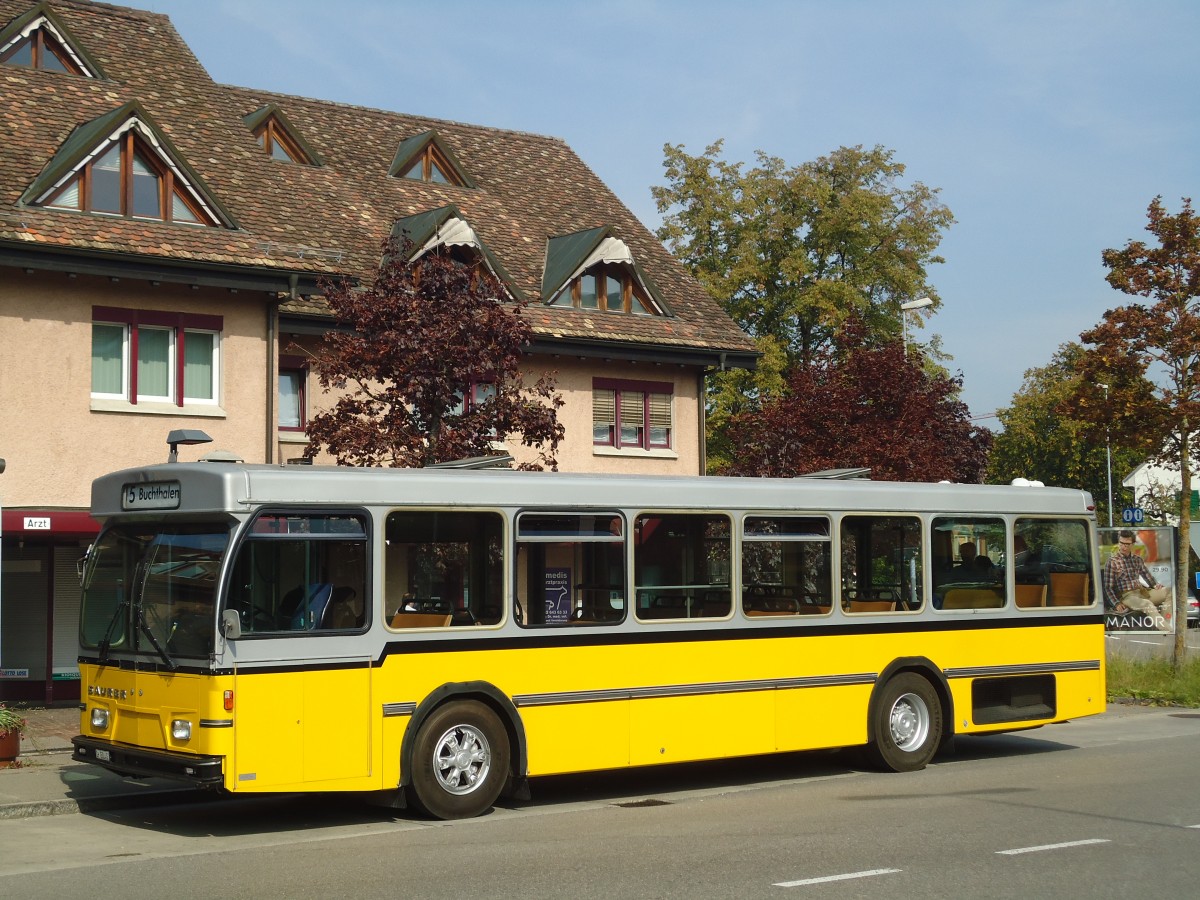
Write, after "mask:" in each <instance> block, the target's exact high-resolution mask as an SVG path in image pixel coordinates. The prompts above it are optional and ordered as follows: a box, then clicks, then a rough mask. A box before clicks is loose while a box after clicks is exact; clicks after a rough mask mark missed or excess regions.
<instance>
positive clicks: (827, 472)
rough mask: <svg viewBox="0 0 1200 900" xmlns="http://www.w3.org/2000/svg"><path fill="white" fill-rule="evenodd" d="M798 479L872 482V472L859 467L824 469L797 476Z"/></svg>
mask: <svg viewBox="0 0 1200 900" xmlns="http://www.w3.org/2000/svg"><path fill="white" fill-rule="evenodd" d="M797 477H798V478H826V479H829V480H831V481H848V480H850V479H851V478H863V479H866V480H868V481H869V480H870V478H871V470H870V469H869V468H866V467H863V466H858V467H856V468H852V469H822V470H821V471H820V472H808V473H807V474H804V475H799V476H797Z"/></svg>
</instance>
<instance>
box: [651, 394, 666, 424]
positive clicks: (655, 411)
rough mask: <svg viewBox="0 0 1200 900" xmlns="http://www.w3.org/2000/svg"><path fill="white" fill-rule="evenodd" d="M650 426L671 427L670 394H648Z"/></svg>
mask: <svg viewBox="0 0 1200 900" xmlns="http://www.w3.org/2000/svg"><path fill="white" fill-rule="evenodd" d="M650 427H651V428H670V427H671V395H670V394H651V395H650Z"/></svg>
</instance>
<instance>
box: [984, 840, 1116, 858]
mask: <svg viewBox="0 0 1200 900" xmlns="http://www.w3.org/2000/svg"><path fill="white" fill-rule="evenodd" d="M1107 843H1110V841H1109V840H1108V838H1089V839H1088V840H1086V841H1066V842H1065V843H1062V844H1042V845H1041V846H1040V847H1019V848H1017V849H1016V850H997V851H996V853H997V854H998V855H1000V856H1016V855H1017V854H1018V853H1038V852H1040V851H1042V850H1062V849H1063V848H1064V847H1084V846H1087V845H1088V844H1107Z"/></svg>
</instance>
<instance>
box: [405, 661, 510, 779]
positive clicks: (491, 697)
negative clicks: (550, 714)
mask: <svg viewBox="0 0 1200 900" xmlns="http://www.w3.org/2000/svg"><path fill="white" fill-rule="evenodd" d="M453 700H477V701H479V702H481V703H483V704H485V705H486V706H489V707H491V709H492V710H493V712H495V713H496V714H497V715H498V716H499V717H500V721H501V723H502V724H503V725H504V730H505V731H506V732H507V734H508V746H509V763H508V765H509V772H508V777H509V778H510V779H513V780H514V781H523V779H524V778H525V774H526V771H527V768H528V763H529V753H528V747H527V745H526V743H525V726H524V724H522V722H521V716H520V714H519V713H518V712H517V708H516V707H515V706H514V705H513V702H512V700H510V699H509V698H508V695H506V694H505V693H504V692H503V691H501V690H500V689H499V688H497V687H496V686H495V685H494V684H491V683H489V682H486V681H460V682H452V683H449V684H443V685H442V686H441V687H439V688H437V689H435V690H433V691H431V692H430V693H429V695H428V696H427V697H425V699H424V700H422V701H421V702H420V703H419V704H418V705H417V709H416V711H415V712H414V713H413V715H412V718H411V719H409V722H408V727H407V728H406V729H405V731H404V739H403V741H401V744H400V787H402V788H403V787H407V786H409V785H410V784H412V771H413V748H414V746H415V745H416V740H417V735H418V734H419V733H420V731H421V726H422V725H424V724H425V722H426V720H427V719H428V718H429V717H430V716H431V715H433V713H434V712H436V711H437V710H438V709H439V708H440V707H442V706H444V705H445V704H446V703H448V702H450V701H453Z"/></svg>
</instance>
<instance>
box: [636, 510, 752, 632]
mask: <svg viewBox="0 0 1200 900" xmlns="http://www.w3.org/2000/svg"><path fill="white" fill-rule="evenodd" d="M732 534H733V533H732V529H731V528H730V524H729V517H728V516H722V515H715V514H697V513H669V514H660V513H656V514H644V515H640V516H638V517H637V520H636V521H635V522H634V526H633V565H634V570H633V572H634V575H633V584H634V596H635V597H636V599H637V605H636V607H635V609H636V614H637V617H638V618H639V619H643V620H656V619H699V618H721V617H724V616H728V615H729V613H730V610H731V606H732V604H731V597H730V584H729V575H730V560H731V559H732V558H733V548H732V546H731V544H732Z"/></svg>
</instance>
